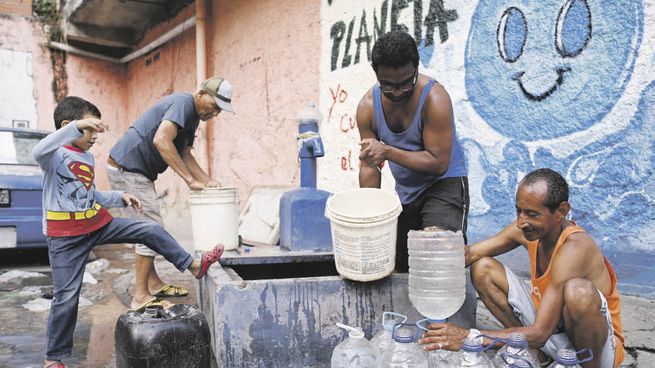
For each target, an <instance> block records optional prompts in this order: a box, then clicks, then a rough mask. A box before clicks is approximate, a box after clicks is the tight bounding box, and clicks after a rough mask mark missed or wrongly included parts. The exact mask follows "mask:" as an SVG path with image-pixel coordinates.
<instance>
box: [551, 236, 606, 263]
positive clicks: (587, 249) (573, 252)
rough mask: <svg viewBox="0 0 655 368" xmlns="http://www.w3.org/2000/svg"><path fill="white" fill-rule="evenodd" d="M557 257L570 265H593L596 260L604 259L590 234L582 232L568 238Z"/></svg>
mask: <svg viewBox="0 0 655 368" xmlns="http://www.w3.org/2000/svg"><path fill="white" fill-rule="evenodd" d="M557 258H558V261H559V262H564V263H566V264H568V265H569V266H572V265H575V266H591V265H592V264H593V263H594V262H599V261H602V252H601V250H600V248H599V247H598V245H597V244H596V242H595V241H594V239H593V238H592V237H591V236H590V235H589V234H587V233H586V232H580V233H575V234H571V235H569V236H568V238H566V241H564V244H562V246H561V247H560V250H559V251H558V254H557Z"/></svg>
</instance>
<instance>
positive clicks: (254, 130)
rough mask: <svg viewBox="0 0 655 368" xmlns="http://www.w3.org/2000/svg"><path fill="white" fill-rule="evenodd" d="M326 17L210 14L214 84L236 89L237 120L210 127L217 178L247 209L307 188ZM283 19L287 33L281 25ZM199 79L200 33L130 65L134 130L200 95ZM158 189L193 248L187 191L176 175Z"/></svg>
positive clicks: (297, 9) (220, 7)
mask: <svg viewBox="0 0 655 368" xmlns="http://www.w3.org/2000/svg"><path fill="white" fill-rule="evenodd" d="M318 9H319V3H318V2H317V1H312V2H308V1H291V0H287V1H274V0H266V1H238V0H232V1H220V2H219V1H213V2H212V3H211V4H210V11H209V13H208V22H207V44H208V45H207V74H208V76H212V75H217V76H222V77H224V78H227V79H229V80H230V82H231V83H232V85H233V86H234V90H235V95H234V99H233V104H234V106H235V110H236V112H237V113H236V114H230V113H222V114H221V115H219V116H218V117H217V118H214V119H212V120H213V121H210V122H209V123H208V126H209V131H210V132H209V136H210V137H211V144H210V152H211V153H210V155H211V157H210V160H211V168H212V175H213V176H214V177H215V178H216V179H218V180H219V181H220V182H221V184H222V185H226V186H228V185H229V186H236V187H237V188H238V189H239V193H240V197H241V202H242V203H243V202H244V201H245V200H246V198H247V197H248V195H249V193H250V191H251V190H252V188H253V187H254V186H256V185H273V184H279V185H282V184H286V185H297V184H298V182H299V171H298V168H299V165H298V159H297V146H296V138H295V137H296V132H297V125H296V116H297V114H298V112H299V111H300V110H301V108H302V107H303V106H304V104H306V103H307V102H308V101H310V100H313V101H317V100H318V86H319V70H318V61H319V54H320V42H319V39H320V38H319V24H320V14H319V11H318ZM193 14H194V7H193V6H191V7H189V8H187V9H186V10H184V11H182V12H181V13H180V14H179V15H178V16H177V17H176V19H173V20H171V21H169V22H166V23H164V24H161V25H159V26H158V27H155V28H154V29H153V30H151V32H150V33H149V34H148V35H147V36H146V37H145V38H144V40H143V41H142V45H145V44H147V43H148V42H150V41H152V40H153V39H155V38H156V37H158V36H159V35H161V34H163V33H164V32H166V31H167V30H169V29H171V28H173V27H175V26H176V25H178V24H180V23H181V22H183V21H184V20H185V19H188V18H189V17H190V16H192V15H193ZM282 19H284V21H285V23H284V25H283V26H281V25H280V22H279V20H282ZM271 20H276V21H275V22H271ZM155 55H157V56H156V57H155ZM155 58H156V60H155ZM195 78H196V68H195V29H192V30H189V31H186V32H184V33H183V34H182V35H181V36H179V37H177V38H175V39H173V40H172V41H169V42H168V43H167V44H165V45H163V46H161V47H160V48H158V49H157V50H154V51H153V52H151V53H150V54H149V55H146V56H143V57H140V58H138V59H135V60H134V61H132V62H131V63H130V64H129V65H128V69H127V79H126V96H127V97H126V104H127V106H126V112H127V115H126V118H127V120H128V121H129V122H131V121H133V120H134V119H135V118H136V117H138V115H140V114H141V113H142V112H143V111H144V110H145V109H147V108H148V107H149V106H150V105H151V104H152V103H154V102H155V101H156V100H157V99H159V98H160V97H162V96H164V95H166V94H168V93H171V92H193V91H195V90H196V87H197V86H196V80H195ZM197 139H202V137H198V138H197ZM156 184H157V190H158V192H159V193H160V194H162V195H163V197H162V203H161V204H162V212H163V215H164V221H165V223H166V226H167V228H169V229H170V230H171V231H172V232H173V233H174V234H175V235H176V236H178V237H179V238H182V241H184V239H188V238H189V237H190V227H189V226H190V225H189V224H188V222H186V221H181V220H180V219H187V218H188V202H187V192H188V190H187V188H186V185H185V184H184V183H183V182H182V181H181V180H180V179H179V177H177V175H175V174H174V173H173V172H172V170H168V171H167V172H166V173H164V174H163V175H161V176H160V178H159V180H158V181H157V183H156ZM164 194H165V195H164Z"/></svg>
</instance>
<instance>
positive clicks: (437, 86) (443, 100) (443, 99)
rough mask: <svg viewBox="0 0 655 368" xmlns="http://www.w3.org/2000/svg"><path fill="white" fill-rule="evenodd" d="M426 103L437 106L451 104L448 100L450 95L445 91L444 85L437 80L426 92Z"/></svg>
mask: <svg viewBox="0 0 655 368" xmlns="http://www.w3.org/2000/svg"><path fill="white" fill-rule="evenodd" d="M426 103H427V104H428V106H429V105H435V106H437V107H444V106H448V107H450V105H451V104H452V102H451V100H450V95H449V94H448V91H446V87H444V86H443V84H441V83H439V82H435V83H434V85H433V86H432V88H431V89H430V92H429V93H428V96H427V99H426Z"/></svg>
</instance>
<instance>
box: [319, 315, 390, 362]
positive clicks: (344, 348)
mask: <svg viewBox="0 0 655 368" xmlns="http://www.w3.org/2000/svg"><path fill="white" fill-rule="evenodd" d="M337 326H338V327H340V328H343V329H344V330H347V331H348V337H347V338H346V339H345V340H344V341H342V342H340V343H339V345H337V346H336V347H335V348H334V350H332V358H331V359H330V367H331V368H378V367H379V364H380V363H379V361H380V358H379V356H378V352H377V349H375V348H374V347H373V345H371V343H370V342H369V341H368V340H366V338H365V337H364V332H363V331H362V330H360V329H358V328H354V327H350V326H346V325H343V324H341V323H337Z"/></svg>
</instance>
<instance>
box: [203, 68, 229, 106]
mask: <svg viewBox="0 0 655 368" xmlns="http://www.w3.org/2000/svg"><path fill="white" fill-rule="evenodd" d="M200 88H202V90H203V91H206V92H207V93H209V94H210V95H211V96H212V97H214V101H216V105H218V107H220V108H221V110H225V111H229V112H234V108H233V107H232V93H233V92H234V90H233V88H232V85H231V84H230V82H228V81H227V80H226V79H223V78H221V77H212V78H209V79H207V80H206V81H204V82H202V86H201V87H200Z"/></svg>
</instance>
